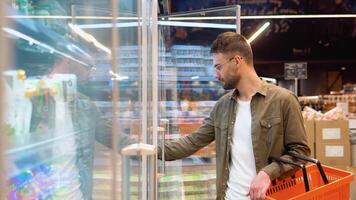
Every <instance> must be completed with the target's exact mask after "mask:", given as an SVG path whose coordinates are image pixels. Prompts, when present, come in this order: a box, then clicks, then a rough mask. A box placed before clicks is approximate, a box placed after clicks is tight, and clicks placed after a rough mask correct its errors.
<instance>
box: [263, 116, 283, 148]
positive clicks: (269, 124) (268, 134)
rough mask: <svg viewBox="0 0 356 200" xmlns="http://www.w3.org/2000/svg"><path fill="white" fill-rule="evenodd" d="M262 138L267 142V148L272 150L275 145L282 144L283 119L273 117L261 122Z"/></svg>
mask: <svg viewBox="0 0 356 200" xmlns="http://www.w3.org/2000/svg"><path fill="white" fill-rule="evenodd" d="M260 128H261V138H264V139H265V141H266V145H267V148H271V146H272V145H276V144H275V143H276V142H277V143H280V141H283V140H281V138H282V137H283V130H282V123H281V118H279V117H273V118H267V119H261V120H260Z"/></svg>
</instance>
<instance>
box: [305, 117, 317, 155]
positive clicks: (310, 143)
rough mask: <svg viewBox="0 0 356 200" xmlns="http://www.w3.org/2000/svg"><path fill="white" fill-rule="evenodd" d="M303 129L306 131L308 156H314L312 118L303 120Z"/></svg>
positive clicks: (313, 126) (313, 125) (313, 124)
mask: <svg viewBox="0 0 356 200" xmlns="http://www.w3.org/2000/svg"><path fill="white" fill-rule="evenodd" d="M304 127H305V131H306V133H307V139H308V146H309V148H310V157H312V158H315V123H314V120H305V121H304Z"/></svg>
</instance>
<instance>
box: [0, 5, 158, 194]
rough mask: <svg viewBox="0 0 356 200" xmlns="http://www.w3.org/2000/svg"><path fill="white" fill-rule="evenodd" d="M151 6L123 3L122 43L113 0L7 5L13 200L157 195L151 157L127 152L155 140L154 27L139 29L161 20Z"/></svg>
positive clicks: (9, 177)
mask: <svg viewBox="0 0 356 200" xmlns="http://www.w3.org/2000/svg"><path fill="white" fill-rule="evenodd" d="M142 2H144V3H145V5H143V4H139V3H137V2H136V1H120V4H118V6H119V11H118V19H117V20H116V22H117V27H118V28H117V30H116V31H117V32H114V33H115V37H116V38H117V43H116V42H115V40H112V39H113V38H115V37H113V32H112V27H113V23H112V16H113V15H112V11H113V10H112V6H111V4H110V2H108V1H84V0H78V1H75V4H73V1H72V0H48V1H33V0H16V1H15V0H8V1H7V5H8V6H7V8H6V11H7V15H9V17H8V20H9V22H10V24H9V25H7V26H5V27H3V30H4V32H5V34H6V37H7V39H8V40H9V42H10V44H11V47H12V48H10V47H9V51H10V50H11V51H10V54H11V55H12V56H11V57H9V58H10V62H9V64H8V65H7V66H6V70H5V71H3V72H2V74H1V85H3V86H4V88H5V89H4V93H5V98H4V99H5V100H6V102H5V105H4V106H3V108H5V109H6V110H5V117H4V120H3V121H4V124H5V126H6V136H7V137H8V139H7V140H6V141H7V148H6V150H5V153H4V154H5V156H4V158H5V159H6V169H7V172H8V173H7V174H6V179H7V180H8V181H7V182H8V186H9V191H8V192H7V198H8V199H85V200H86V199H110V198H115V199H145V198H146V197H147V192H145V191H150V192H152V190H153V188H151V187H149V185H151V184H149V181H154V179H153V178H152V176H153V173H152V171H153V169H154V167H153V163H151V161H150V159H148V158H147V159H145V158H143V157H139V156H124V155H122V154H121V150H122V149H123V148H124V147H127V146H128V145H129V144H131V143H138V142H144V143H151V144H152V141H153V140H152V138H151V137H152V136H150V137H148V133H149V132H148V131H147V130H150V129H149V127H152V125H153V121H152V118H151V117H148V116H150V115H151V113H152V108H150V106H152V103H151V104H150V102H152V95H150V94H149V93H148V92H147V90H149V89H150V87H152V80H151V79H150V78H149V77H150V76H151V74H150V70H151V71H152V64H150V63H152V59H151V56H150V55H151V54H150V53H151V52H152V51H150V50H149V49H148V48H151V47H152V45H150V44H151V43H152V40H151V39H148V38H151V37H152V24H151V23H152V22H151V20H146V23H147V24H143V23H140V26H138V23H137V22H138V19H139V18H138V16H146V18H148V17H147V16H150V15H152V13H150V12H152V11H150V10H152V9H151V4H152V2H151V1H149V2H147V1H142ZM144 9H146V10H145V12H143V10H144ZM149 11H150V12H149ZM116 22H115V23H116ZM144 30H145V31H146V32H144ZM112 47H116V48H117V49H118V50H117V52H116V53H115V54H113V53H112ZM111 58H114V59H115V61H116V62H114V63H116V64H117V65H116V66H114V67H113V65H112V59H111ZM150 59H151V60H150ZM145 73H146V74H145ZM115 89H117V90H115ZM112 91H114V92H112ZM143 91H146V92H143ZM114 100H116V101H115V102H113V101H114ZM149 118H151V119H150V120H148V119H149ZM113 127H116V128H114V129H113ZM112 130H115V132H114V134H115V137H114V138H116V139H117V140H116V141H114V142H112V140H113V139H114V138H112V136H113V135H112ZM112 144H114V146H113V145H112ZM112 162H115V163H112ZM113 167H115V168H113ZM115 174H116V176H115V178H116V181H117V182H115V184H114V182H113V180H115V179H113V176H112V175H115ZM114 189H115V192H114V193H113V192H112V190H114ZM112 194H114V195H115V196H114V197H113V196H112Z"/></svg>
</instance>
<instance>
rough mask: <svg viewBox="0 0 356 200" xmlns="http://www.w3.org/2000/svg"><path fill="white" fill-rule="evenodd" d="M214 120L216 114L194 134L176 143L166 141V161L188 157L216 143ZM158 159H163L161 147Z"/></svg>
mask: <svg viewBox="0 0 356 200" xmlns="http://www.w3.org/2000/svg"><path fill="white" fill-rule="evenodd" d="M213 118H214V114H213V112H212V113H210V116H209V117H208V118H206V119H205V120H204V122H203V124H202V126H200V127H199V128H198V129H197V130H196V131H194V132H193V133H191V134H189V135H187V136H185V137H182V138H180V139H178V140H175V141H166V143H165V144H164V148H165V160H168V161H169V160H176V159H181V158H185V157H188V156H190V155H192V154H193V153H195V152H196V151H198V150H199V149H201V148H203V147H204V146H206V145H208V144H210V143H211V142H212V141H214V139H215V132H214V123H213ZM159 146H160V145H159ZM158 158H159V159H161V158H162V149H161V148H160V147H158Z"/></svg>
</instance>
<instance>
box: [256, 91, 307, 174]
mask: <svg viewBox="0 0 356 200" xmlns="http://www.w3.org/2000/svg"><path fill="white" fill-rule="evenodd" d="M282 113H283V127H284V129H283V134H284V152H283V153H282V156H281V157H280V158H282V159H285V160H289V161H292V162H301V161H296V160H294V159H293V158H292V157H291V156H289V155H286V153H287V152H294V153H297V154H301V155H305V156H309V155H310V148H309V147H308V143H307V136H306V132H305V128H304V123H303V117H302V114H301V108H300V105H299V101H298V99H297V97H296V96H295V95H294V94H292V93H288V95H287V98H286V99H285V100H284V101H282ZM262 170H263V171H264V172H266V173H267V174H268V175H269V176H270V178H271V180H273V179H275V178H280V179H283V178H285V177H288V176H291V175H292V174H293V173H294V172H295V171H296V170H297V169H296V167H295V166H291V165H289V164H282V163H277V162H272V163H271V164H269V165H267V166H266V167H264V168H263V169H262Z"/></svg>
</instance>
